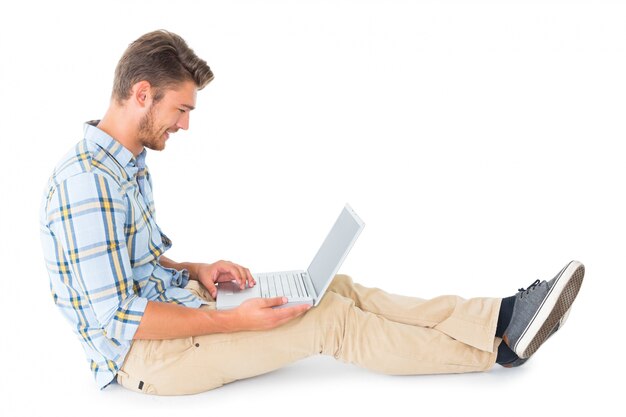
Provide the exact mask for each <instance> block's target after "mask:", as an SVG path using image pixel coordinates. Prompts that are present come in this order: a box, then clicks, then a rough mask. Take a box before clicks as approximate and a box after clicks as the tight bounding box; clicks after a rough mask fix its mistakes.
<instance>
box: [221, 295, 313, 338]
mask: <svg viewBox="0 0 626 417" xmlns="http://www.w3.org/2000/svg"><path fill="white" fill-rule="evenodd" d="M286 302H287V298H285V297H275V298H251V299H249V300H246V301H244V302H243V303H242V304H241V305H240V306H239V307H237V308H236V309H234V310H231V311H230V312H232V313H233V314H234V315H235V317H236V318H235V320H233V323H237V324H236V326H237V328H236V329H235V331H240V330H269V329H273V328H274V327H278V326H280V325H282V324H285V323H287V322H288V321H290V320H293V319H294V318H296V317H298V316H299V315H301V314H302V313H304V312H305V311H307V310H309V309H310V308H311V306H310V305H307V304H301V305H297V306H293V307H284V308H272V307H277V306H281V305H283V304H285V303H286Z"/></svg>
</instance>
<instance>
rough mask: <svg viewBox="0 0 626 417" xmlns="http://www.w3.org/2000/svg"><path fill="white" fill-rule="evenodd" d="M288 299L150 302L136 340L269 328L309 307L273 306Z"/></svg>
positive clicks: (292, 317) (294, 316)
mask: <svg viewBox="0 0 626 417" xmlns="http://www.w3.org/2000/svg"><path fill="white" fill-rule="evenodd" d="M286 302H287V299H286V298H283V297H276V298H254V299H251V300H248V301H246V302H244V303H243V304H242V305H241V306H239V307H238V308H236V309H233V310H225V311H218V310H207V309H196V308H189V307H185V306H181V305H177V304H170V303H162V302H159V301H149V302H148V306H147V307H146V310H145V311H144V314H143V317H142V319H141V322H140V323H139V328H137V331H136V332H135V336H134V339H177V338H183V337H190V336H200V335H204V334H211V333H230V332H237V331H244V330H269V329H272V328H274V327H278V326H280V325H282V324H284V323H287V322H288V321H290V320H292V319H294V318H296V317H297V316H299V315H301V314H302V313H304V312H305V311H307V310H308V309H309V308H310V306H308V305H298V306H294V307H286V308H277V309H275V308H272V307H274V306H280V305H282V304H285V303H286Z"/></svg>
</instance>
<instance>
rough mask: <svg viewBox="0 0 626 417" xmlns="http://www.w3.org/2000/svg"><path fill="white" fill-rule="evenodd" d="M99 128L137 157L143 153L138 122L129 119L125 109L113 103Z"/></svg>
mask: <svg viewBox="0 0 626 417" xmlns="http://www.w3.org/2000/svg"><path fill="white" fill-rule="evenodd" d="M97 127H98V129H100V130H102V131H104V132H105V133H107V134H108V135H109V136H111V137H112V138H113V139H115V140H116V141H118V142H119V143H120V144H122V146H124V147H125V148H126V149H128V150H129V151H130V152H131V153H132V154H133V155H134V156H135V157H136V156H138V155H139V154H140V153H141V151H143V145H142V144H141V143H139V141H138V140H137V131H138V127H137V126H136V122H135V121H133V120H131V118H130V117H128V115H127V112H126V111H125V109H124V108H123V107H120V106H118V105H116V104H114V103H111V105H110V106H109V109H108V110H107V112H106V113H105V115H104V117H103V118H102V120H100V122H99V123H98V125H97Z"/></svg>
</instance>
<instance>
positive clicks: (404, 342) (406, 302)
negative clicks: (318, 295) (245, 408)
mask: <svg viewBox="0 0 626 417" xmlns="http://www.w3.org/2000/svg"><path fill="white" fill-rule="evenodd" d="M186 288H187V289H188V290H190V291H191V292H193V293H195V294H196V295H198V296H200V297H201V298H204V299H206V300H208V301H210V304H209V305H208V306H203V307H201V308H209V309H215V302H214V301H213V299H212V298H211V296H210V295H209V293H208V292H207V291H206V289H205V288H204V287H203V286H201V285H200V284H199V283H198V282H196V281H190V282H189V284H188V286H187V287H186ZM500 301H501V299H499V298H472V299H468V300H465V299H462V298H460V297H457V296H442V297H437V298H434V299H432V300H422V299H419V298H411V297H405V296H400V295H393V294H388V293H386V292H384V291H382V290H379V289H375V288H365V287H363V286H361V285H359V284H355V283H353V282H352V279H351V278H350V277H348V276H346V275H337V276H336V277H335V278H334V280H333V282H332V284H331V286H330V288H329V290H328V292H327V293H326V295H325V296H324V298H323V299H322V302H321V303H320V304H319V306H317V307H315V308H312V309H310V310H309V311H308V312H306V313H305V314H304V315H302V316H300V317H298V318H296V319H294V320H292V321H290V322H288V323H287V324H285V325H283V326H281V327H278V328H275V329H272V330H269V331H246V332H236V333H225V334H222V333H218V334H209V335H204V336H197V337H189V338H185V339H174V340H137V341H135V342H133V345H132V347H131V350H130V352H129V353H128V355H127V357H126V361H125V363H124V365H123V367H122V369H121V370H120V371H119V373H118V377H117V381H118V382H119V383H120V384H121V385H122V386H124V387H126V388H128V389H130V390H133V391H138V392H143V393H147V394H158V395H180V394H194V393H198V392H202V391H207V390H211V389H214V388H218V387H220V386H222V385H224V384H227V383H229V382H233V381H236V380H239V379H244V378H249V377H252V376H255V375H260V374H263V373H266V372H271V371H273V370H275V369H278V368H280V367H282V366H285V365H288V364H290V363H293V362H295V361H297V360H300V359H303V358H306V357H309V356H312V355H317V354H323V355H331V356H334V357H335V358H337V359H339V360H342V361H344V362H348V363H353V364H356V365H359V366H362V367H364V368H367V369H370V370H373V371H376V372H381V373H385V374H392V375H412V374H439V373H461V372H476V371H485V370H487V369H489V368H491V367H492V366H493V364H494V363H495V360H496V353H497V347H498V345H499V344H500V341H501V339H500V338H497V337H495V331H496V324H497V320H498V313H499V309H500Z"/></svg>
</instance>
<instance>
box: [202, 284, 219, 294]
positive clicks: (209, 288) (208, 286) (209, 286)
mask: <svg viewBox="0 0 626 417" xmlns="http://www.w3.org/2000/svg"><path fill="white" fill-rule="evenodd" d="M203 284H204V287H205V288H206V289H207V291H208V292H209V294H211V297H213V298H215V296H216V295H217V287H216V286H215V283H214V282H213V281H207V282H206V283H203Z"/></svg>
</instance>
